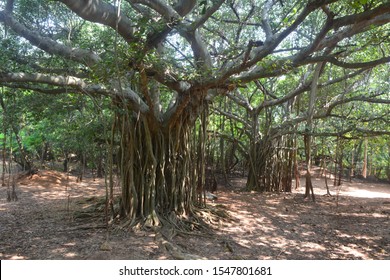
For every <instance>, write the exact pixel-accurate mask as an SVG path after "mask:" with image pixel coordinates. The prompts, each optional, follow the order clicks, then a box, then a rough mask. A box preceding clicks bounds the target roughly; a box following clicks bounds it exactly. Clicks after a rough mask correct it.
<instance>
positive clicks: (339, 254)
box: [0, 171, 390, 260]
mask: <svg viewBox="0 0 390 280" xmlns="http://www.w3.org/2000/svg"><path fill="white" fill-rule="evenodd" d="M230 183H231V185H232V186H230V187H223V186H221V185H219V190H218V191H217V195H218V199H217V201H215V202H214V203H211V202H210V205H211V206H213V207H216V208H219V209H224V210H226V211H227V212H228V213H229V214H230V215H231V216H232V217H233V219H231V220H221V221H219V222H217V223H214V224H212V225H211V228H212V229H213V232H212V234H206V233H205V234H196V233H194V234H191V235H187V234H186V235H181V234H180V235H176V236H175V237H174V238H173V239H172V240H171V243H172V244H173V245H174V246H175V247H176V248H178V249H180V251H181V252H184V253H188V254H192V255H196V256H198V257H201V258H207V259H224V260H229V259H233V260H234V259H242V260H245V259H364V260H367V259H377V260H383V259H387V260H389V259H390V219H389V216H390V184H388V183H378V182H368V181H363V180H354V181H353V182H351V183H350V182H344V183H343V185H342V186H341V187H338V188H335V187H330V190H331V194H332V196H325V194H326V190H325V185H324V180H323V179H320V178H314V181H313V184H314V190H315V193H316V202H315V203H313V202H312V201H307V200H304V199H303V192H304V189H303V187H301V188H299V189H298V190H294V191H293V193H291V194H285V193H281V194H259V193H248V192H240V191H239V190H240V188H241V187H243V186H244V184H245V180H244V179H242V178H232V179H231V182H230ZM301 186H303V182H302V184H301ZM117 191H119V190H117ZM16 193H17V196H18V200H17V201H14V202H7V199H6V198H7V187H0V259H42V260H48V259H60V260H64V259H137V260H140V259H150V260H158V259H174V258H175V256H173V255H172V254H170V252H168V251H167V250H165V249H164V248H162V247H161V246H158V242H157V240H156V236H155V233H154V232H153V231H143V230H128V229H117V228H116V229H115V230H110V231H107V229H106V227H105V222H104V221H105V218H104V217H105V215H104V211H103V209H104V206H103V204H102V203H100V204H99V203H98V202H99V201H102V198H104V195H105V188H104V181H102V180H96V181H95V180H93V179H92V178H86V179H84V180H83V182H81V183H77V182H76V179H75V177H67V176H66V175H65V174H63V173H60V172H55V171H41V172H40V174H38V175H34V176H33V177H32V178H24V179H23V180H20V181H19V182H18V184H17V186H16ZM91 209H92V210H94V211H91Z"/></svg>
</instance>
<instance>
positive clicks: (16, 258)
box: [9, 255, 26, 260]
mask: <svg viewBox="0 0 390 280" xmlns="http://www.w3.org/2000/svg"><path fill="white" fill-rule="evenodd" d="M9 259H10V260H26V257H24V256H16V255H13V256H10V258H9Z"/></svg>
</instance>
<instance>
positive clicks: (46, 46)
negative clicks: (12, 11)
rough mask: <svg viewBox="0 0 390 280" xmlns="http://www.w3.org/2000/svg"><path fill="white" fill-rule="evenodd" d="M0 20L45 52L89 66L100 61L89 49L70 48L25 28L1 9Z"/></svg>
mask: <svg viewBox="0 0 390 280" xmlns="http://www.w3.org/2000/svg"><path fill="white" fill-rule="evenodd" d="M0 22H4V24H6V25H7V26H9V27H10V28H11V29H12V30H13V31H14V32H15V33H16V34H18V35H20V36H22V37H23V38H25V39H26V40H28V41H30V43H31V44H32V45H34V46H36V47H38V48H40V49H42V50H44V51H45V52H47V53H50V54H55V55H59V56H62V57H64V58H66V59H70V60H73V61H77V62H79V63H82V64H85V65H87V66H89V67H91V66H93V65H95V64H96V63H98V62H99V61H100V58H99V56H98V55H96V54H94V53H93V52H91V51H86V50H83V49H77V48H71V47H68V46H65V45H63V44H60V43H57V42H56V41H54V40H52V39H50V38H46V37H43V36H41V35H40V34H38V33H37V32H35V31H32V30H31V29H28V28H26V27H25V26H24V25H22V24H20V23H19V22H17V21H16V20H15V19H14V17H13V16H11V15H9V14H7V13H5V12H3V11H0Z"/></svg>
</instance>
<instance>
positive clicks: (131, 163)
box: [116, 113, 204, 227]
mask: <svg viewBox="0 0 390 280" xmlns="http://www.w3.org/2000/svg"><path fill="white" fill-rule="evenodd" d="M129 114H130V113H125V114H123V115H121V116H118V117H117V120H116V128H117V129H118V130H119V135H120V155H119V158H120V163H119V166H120V175H121V185H122V197H121V205H120V214H121V216H122V217H126V218H127V219H128V221H129V224H130V225H134V224H137V223H142V224H144V225H145V226H150V227H152V226H157V225H159V224H160V223H161V222H163V221H164V220H170V219H172V216H175V217H177V216H185V217H191V215H192V214H193V213H194V207H195V206H197V205H198V204H199V202H200V203H201V202H202V198H201V197H202V188H203V184H202V182H204V179H203V178H204V166H200V165H199V164H202V163H200V162H199V161H198V160H197V159H198V156H199V155H198V153H199V152H200V153H202V152H204V151H202V149H201V150H200V151H198V152H197V147H199V146H197V144H198V143H197V141H193V139H194V138H193V137H195V136H196V135H194V134H196V131H197V130H195V129H194V123H193V122H192V123H191V122H189V121H188V120H185V119H179V120H178V121H177V122H176V123H175V124H174V125H172V126H171V127H169V128H167V127H164V126H163V125H162V124H160V123H159V122H157V121H156V120H154V119H152V118H148V117H146V116H140V117H132V116H130V115H129ZM202 147H204V146H203V145H202ZM203 163H204V161H203Z"/></svg>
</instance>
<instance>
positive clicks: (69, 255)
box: [65, 252, 77, 258]
mask: <svg viewBox="0 0 390 280" xmlns="http://www.w3.org/2000/svg"><path fill="white" fill-rule="evenodd" d="M76 256H77V254H76V253H74V252H69V253H66V254H65V258H74V257H76Z"/></svg>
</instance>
